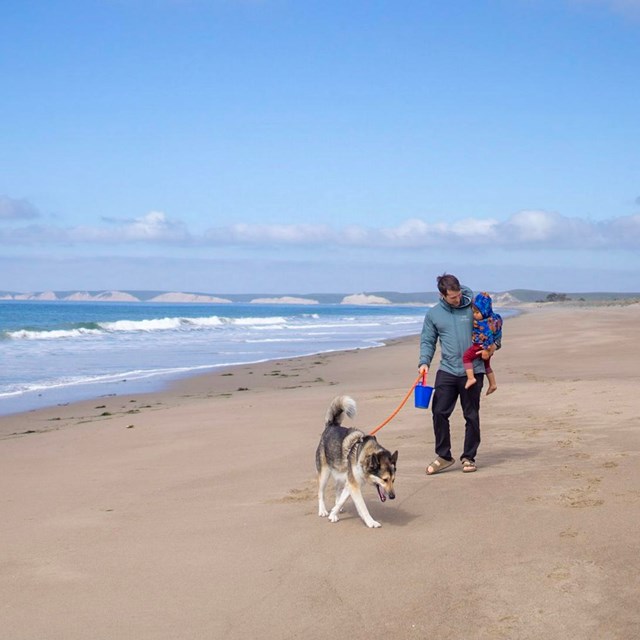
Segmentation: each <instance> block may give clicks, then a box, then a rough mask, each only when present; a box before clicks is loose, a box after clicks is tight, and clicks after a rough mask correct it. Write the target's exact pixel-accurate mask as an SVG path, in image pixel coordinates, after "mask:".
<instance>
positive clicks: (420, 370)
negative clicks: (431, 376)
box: [418, 364, 429, 376]
mask: <svg viewBox="0 0 640 640" xmlns="http://www.w3.org/2000/svg"><path fill="white" fill-rule="evenodd" d="M428 372H429V367H428V366H427V365H426V364H421V365H420V366H419V367H418V373H419V374H420V375H422V376H426V375H427V373H428Z"/></svg>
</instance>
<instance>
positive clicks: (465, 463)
mask: <svg viewBox="0 0 640 640" xmlns="http://www.w3.org/2000/svg"><path fill="white" fill-rule="evenodd" d="M477 468H478V467H476V463H475V462H473V461H471V460H468V459H467V458H463V459H462V471H463V472H464V473H472V472H473V471H475V470H476V469H477Z"/></svg>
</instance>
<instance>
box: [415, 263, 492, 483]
mask: <svg viewBox="0 0 640 640" xmlns="http://www.w3.org/2000/svg"><path fill="white" fill-rule="evenodd" d="M437 281H438V291H439V293H440V301H439V302H438V304H436V305H435V306H433V307H431V308H430V309H429V311H427V314H426V315H425V317H424V324H423V326H422V334H421V336H420V362H419V371H420V373H426V372H427V371H428V370H429V367H430V366H431V361H432V359H433V355H434V353H435V351H436V344H437V342H438V341H440V367H439V368H438V372H437V373H436V381H435V385H434V392H433V400H432V405H431V409H432V412H433V432H434V435H435V445H436V446H435V449H436V456H437V457H436V459H435V460H434V461H433V462H432V463H431V464H430V465H429V466H428V467H427V470H426V471H427V475H434V474H436V473H439V472H440V471H443V470H444V469H446V468H447V467H450V466H451V465H452V464H453V463H454V459H453V457H452V455H451V434H450V429H449V418H450V416H451V414H452V413H453V410H454V409H455V406H456V402H457V401H458V398H460V405H461V407H462V413H463V415H464V419H465V435H464V450H463V452H462V456H461V457H460V460H461V462H462V470H463V471H464V472H465V473H469V472H472V471H475V470H476V468H477V467H476V462H475V460H476V453H477V451H478V446H479V445H480V392H481V391H482V384H483V382H484V373H485V369H484V360H483V359H482V358H476V359H475V361H474V363H473V368H474V373H475V377H476V380H477V382H476V384H474V385H473V386H471V387H469V388H468V389H465V383H466V382H467V375H466V373H465V370H464V364H463V362H462V355H463V354H464V352H465V351H466V350H467V349H468V348H469V347H470V346H471V332H472V329H473V311H472V308H471V302H472V300H473V292H472V291H471V289H469V288H468V287H464V286H460V282H459V281H458V278H456V277H455V276H453V275H450V274H447V273H445V274H443V275H441V276H438V279H437Z"/></svg>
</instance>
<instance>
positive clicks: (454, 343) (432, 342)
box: [418, 287, 484, 376]
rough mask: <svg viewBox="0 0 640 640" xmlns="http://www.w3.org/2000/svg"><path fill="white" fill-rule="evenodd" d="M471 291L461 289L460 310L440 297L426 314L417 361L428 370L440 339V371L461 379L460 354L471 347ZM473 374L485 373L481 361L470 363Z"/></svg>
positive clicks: (480, 359)
mask: <svg viewBox="0 0 640 640" xmlns="http://www.w3.org/2000/svg"><path fill="white" fill-rule="evenodd" d="M472 301H473V291H471V289H469V288H468V287H462V302H461V303H460V306H459V307H452V306H451V305H450V304H449V303H448V302H445V300H444V299H443V298H440V301H439V302H438V303H437V304H436V305H435V306H433V307H431V308H430V309H429V311H427V314H426V315H425V317H424V323H423V325H422V333H421V335H420V362H419V363H418V366H421V365H423V364H426V365H427V366H428V367H431V361H432V360H433V354H434V353H435V352H436V344H437V342H438V340H440V352H441V353H440V369H442V370H443V371H447V372H449V373H451V374H453V375H454V376H464V375H466V374H465V371H464V365H463V364H462V355H463V354H464V352H465V351H466V350H467V349H468V348H469V347H470V346H471V334H472V331H473V311H472V309H471V302H472ZM473 369H474V371H475V372H476V373H484V361H483V360H482V358H476V359H475V360H474V361H473Z"/></svg>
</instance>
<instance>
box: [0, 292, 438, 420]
mask: <svg viewBox="0 0 640 640" xmlns="http://www.w3.org/2000/svg"><path fill="white" fill-rule="evenodd" d="M425 311H426V306H425V307H420V306H393V305H384V306H349V305H342V304H326V305H325V304H309V305H300V304H252V303H231V304H187V303H180V304H161V303H146V302H131V303H129V302H69V301H63V302H60V301H58V302H56V301H51V302H48V301H14V300H7V301H4V300H3V301H0V414H2V415H7V414H10V413H17V412H22V411H29V410H32V409H37V408H41V407H46V406H54V405H58V404H66V403H69V402H74V401H78V400H83V399H90V398H98V397H100V396H104V395H114V394H115V395H119V394H130V393H142V392H147V391H158V390H161V389H162V388H164V387H165V386H166V385H167V384H169V383H170V382H172V381H174V380H176V379H178V378H181V377H184V376H188V375H193V374H197V373H201V372H207V371H214V370H216V369H222V368H224V367H228V366H231V365H237V364H247V363H254V362H263V361H267V360H277V359H280V358H289V357H295V356H303V355H311V354H315V353H326V352H330V351H340V350H345V349H366V348H371V347H377V346H381V345H382V344H383V343H384V341H386V340H389V339H392V338H398V337H402V336H408V335H414V334H417V333H419V332H420V329H421V327H422V320H423V318H424V314H425ZM416 358H417V354H416Z"/></svg>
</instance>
